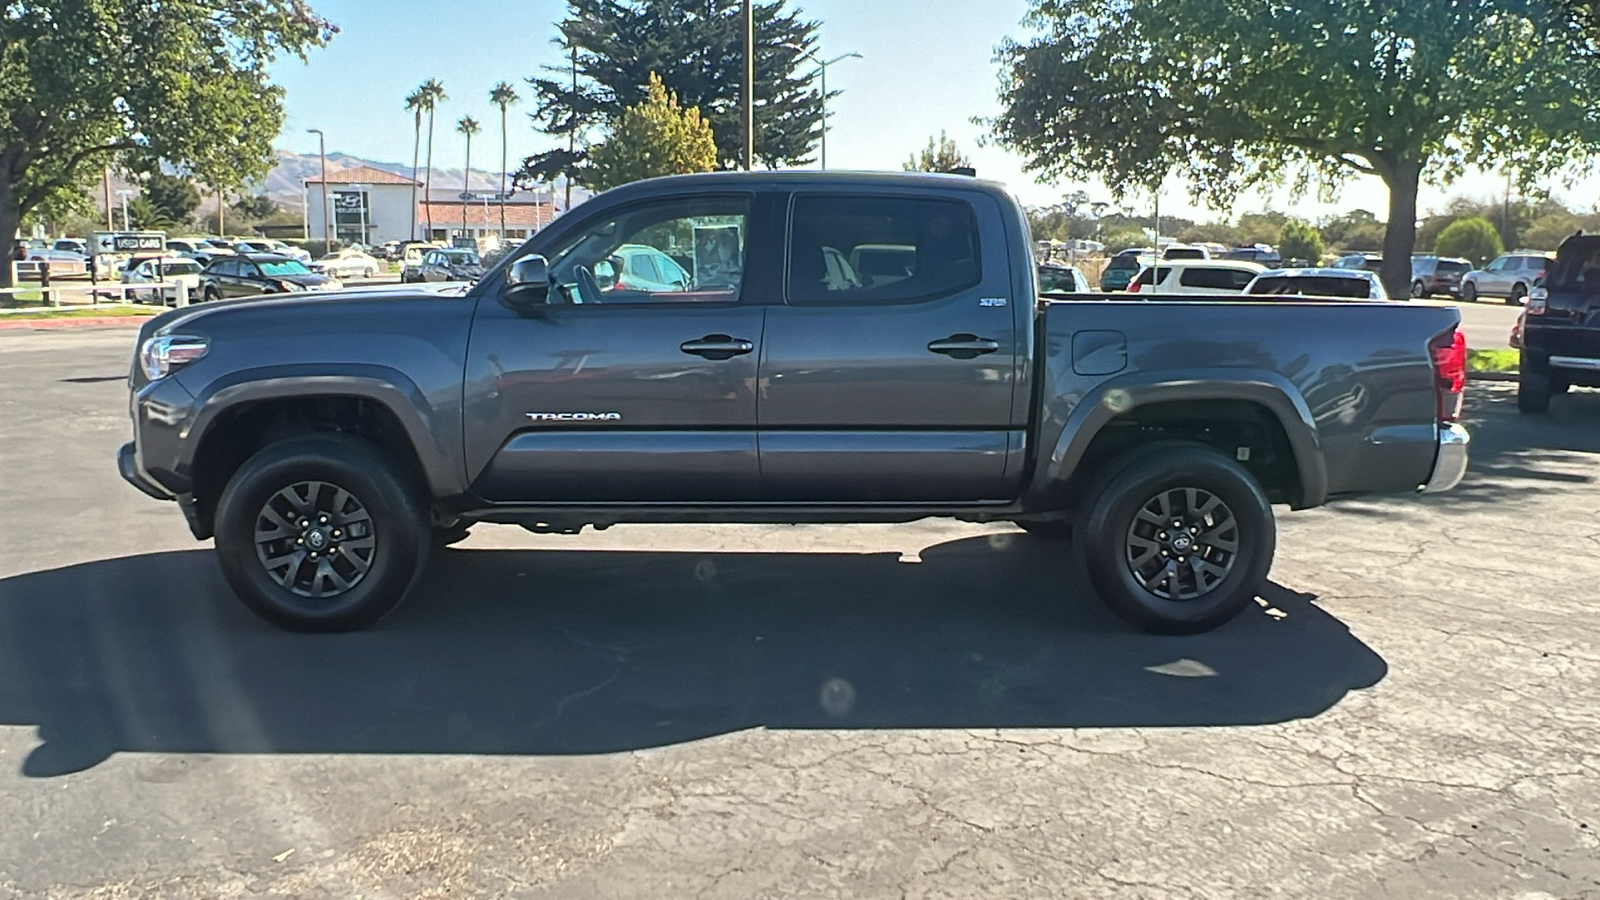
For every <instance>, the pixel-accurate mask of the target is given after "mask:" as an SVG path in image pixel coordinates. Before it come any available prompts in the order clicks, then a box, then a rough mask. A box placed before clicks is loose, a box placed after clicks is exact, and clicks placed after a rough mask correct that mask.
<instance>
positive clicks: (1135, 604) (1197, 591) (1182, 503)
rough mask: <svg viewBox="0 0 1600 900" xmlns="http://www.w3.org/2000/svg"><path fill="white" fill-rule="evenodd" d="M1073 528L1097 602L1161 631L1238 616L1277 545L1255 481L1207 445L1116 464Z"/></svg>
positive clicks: (1205, 626) (1203, 626) (1195, 628)
mask: <svg viewBox="0 0 1600 900" xmlns="http://www.w3.org/2000/svg"><path fill="white" fill-rule="evenodd" d="M1079 523H1080V524H1079V525H1078V527H1077V528H1076V530H1075V531H1076V533H1077V534H1078V535H1081V536H1080V537H1079V538H1078V541H1077V545H1078V546H1079V547H1080V548H1082V552H1083V562H1084V566H1085V568H1086V569H1087V571H1088V574H1089V581H1090V583H1091V584H1093V585H1094V587H1095V590H1096V591H1097V592H1099V594H1100V597H1101V599H1102V600H1104V601H1105V603H1106V605H1107V606H1109V607H1110V608H1111V610H1112V611H1113V612H1115V613H1116V614H1117V615H1119V616H1121V617H1122V618H1123V619H1126V620H1127V621H1128V622H1130V623H1132V624H1133V625H1135V626H1138V627H1139V628H1142V629H1144V630H1145V631H1152V632H1157V633H1162V634H1193V633H1195V632H1201V631H1209V630H1211V629H1212V628H1215V627H1217V626H1218V625H1221V624H1222V623H1224V622H1226V621H1228V620H1229V619H1232V618H1233V617H1234V616H1236V615H1238V614H1239V612H1240V610H1242V609H1244V608H1245V607H1246V606H1248V605H1249V604H1250V601H1251V600H1252V599H1253V598H1254V597H1255V596H1256V593H1257V591H1258V590H1259V589H1260V587H1261V584H1262V582H1263V581H1264V580H1265V579H1266V577H1267V571H1268V569H1270V568H1271V567H1272V555H1273V552H1274V550H1275V548H1276V546H1277V526H1276V523H1275V521H1274V520H1273V516H1272V507H1271V505H1270V504H1269V503H1268V502H1267V498H1266V495H1265V494H1263V493H1262V491H1261V487H1260V485H1258V484H1257V483H1256V480H1255V478H1254V477H1252V476H1251V474H1250V473H1249V472H1248V471H1247V470H1246V469H1245V468H1244V467H1243V466H1240V465H1239V464H1238V463H1237V462H1234V461H1233V460H1231V459H1228V458H1227V457H1226V456H1223V455H1222V454H1220V453H1217V452H1216V451H1214V450H1211V449H1210V448H1207V447H1194V446H1182V447H1171V448H1165V449H1161V450H1152V451H1149V452H1146V453H1142V454H1138V455H1136V456H1134V457H1133V458H1132V459H1131V460H1130V461H1128V462H1127V463H1126V464H1124V465H1122V466H1120V467H1115V468H1114V469H1113V470H1112V471H1111V472H1110V474H1109V475H1108V476H1107V477H1105V478H1104V480H1102V481H1101V482H1100V484H1099V485H1098V487H1097V489H1096V490H1094V491H1093V492H1092V495H1091V498H1090V501H1089V503H1088V504H1087V505H1086V506H1085V507H1084V508H1083V510H1082V512H1081V514H1080V519H1079Z"/></svg>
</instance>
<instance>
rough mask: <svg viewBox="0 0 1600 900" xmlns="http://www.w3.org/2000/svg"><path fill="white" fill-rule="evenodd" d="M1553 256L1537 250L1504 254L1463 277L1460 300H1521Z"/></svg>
mask: <svg viewBox="0 0 1600 900" xmlns="http://www.w3.org/2000/svg"><path fill="white" fill-rule="evenodd" d="M1554 255H1555V254H1552V253H1543V252H1540V251H1538V250H1517V251H1515V252H1512V253H1502V254H1501V255H1500V256H1498V257H1496V258H1495V260H1494V262H1492V263H1489V264H1488V265H1487V266H1484V267H1483V268H1481V269H1474V270H1473V271H1471V272H1468V273H1467V274H1465V275H1463V276H1461V299H1463V300H1465V301H1467V302H1468V303H1471V302H1472V301H1474V300H1476V299H1478V298H1479V297H1480V296H1481V297H1504V298H1505V300H1506V302H1507V303H1521V302H1523V301H1524V300H1526V299H1527V298H1528V289H1529V288H1531V287H1533V281H1534V279H1536V278H1538V277H1540V276H1542V275H1544V270H1545V267H1546V266H1548V265H1549V264H1550V260H1551V258H1552V257H1553V256H1554Z"/></svg>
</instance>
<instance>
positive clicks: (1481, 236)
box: [1433, 216, 1506, 266]
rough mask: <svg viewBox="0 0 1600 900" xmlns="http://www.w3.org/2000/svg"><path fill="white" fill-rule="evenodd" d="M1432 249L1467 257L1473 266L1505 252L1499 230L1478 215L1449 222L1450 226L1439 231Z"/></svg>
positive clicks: (1439, 252) (1440, 252)
mask: <svg viewBox="0 0 1600 900" xmlns="http://www.w3.org/2000/svg"><path fill="white" fill-rule="evenodd" d="M1433 249H1434V252H1435V253H1438V254H1439V255H1440V256H1460V257H1464V258H1466V259H1469V260H1471V261H1472V264H1473V265H1475V266H1482V265H1483V264H1484V263H1487V262H1488V261H1489V260H1491V259H1494V258H1495V257H1496V256H1499V255H1500V254H1502V253H1504V252H1506V248H1505V245H1504V244H1502V243H1500V232H1499V231H1496V230H1495V227H1494V225H1493V224H1492V223H1491V222H1490V221H1489V220H1488V219H1484V218H1482V217H1479V216H1474V217H1472V218H1470V219H1459V220H1457V221H1455V222H1452V223H1450V227H1448V228H1446V229H1445V230H1443V231H1441V232H1439V239H1438V240H1437V241H1434V243H1433Z"/></svg>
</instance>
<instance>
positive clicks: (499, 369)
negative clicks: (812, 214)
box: [464, 194, 765, 503]
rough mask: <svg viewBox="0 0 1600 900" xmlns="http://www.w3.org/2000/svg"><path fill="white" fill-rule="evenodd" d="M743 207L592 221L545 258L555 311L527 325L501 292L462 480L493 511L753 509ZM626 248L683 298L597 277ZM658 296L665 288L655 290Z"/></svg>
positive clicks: (699, 201) (604, 214)
mask: <svg viewBox="0 0 1600 900" xmlns="http://www.w3.org/2000/svg"><path fill="white" fill-rule="evenodd" d="M751 205H752V197H751V196H750V195H748V194H716V195H694V196H689V197H680V198H675V199H667V200H654V201H648V200H646V201H639V202H636V203H634V204H630V205H626V206H622V207H615V206H613V207H610V208H608V209H602V210H600V211H598V212H595V213H594V214H593V215H592V216H591V218H590V219H589V220H588V221H586V222H583V223H581V224H580V225H579V226H578V227H577V228H576V229H575V230H574V231H571V232H568V233H567V234H566V236H564V237H563V238H562V239H561V241H562V242H561V244H559V245H557V246H555V247H552V248H548V249H546V250H545V253H546V255H547V258H548V260H549V265H550V274H551V279H550V280H551V284H552V287H551V291H550V297H549V303H548V304H547V306H545V307H542V308H540V309H539V310H537V311H535V312H531V313H528V312H525V313H518V312H514V311H512V310H510V309H508V308H507V307H506V306H504V305H503V304H501V303H500V302H498V293H499V290H500V286H499V284H498V281H497V282H496V283H494V284H490V285H487V288H488V293H486V294H485V295H484V296H483V297H482V299H480V301H479V303H478V309H477V312H476V316H475V319H474V321H473V326H472V336H471V339H470V344H469V348H468V355H467V370H466V388H465V397H464V401H465V414H466V451H467V452H466V458H467V466H468V470H467V475H468V478H469V479H470V480H471V481H472V487H473V491H474V492H475V493H476V494H478V495H479V496H480V497H482V498H483V499H485V500H489V501H495V502H506V503H530V502H560V501H570V502H696V501H702V502H704V501H736V500H750V499H754V498H755V496H756V491H757V487H758V484H757V482H758V475H759V468H758V460H757V457H756V395H755V382H756V363H757V360H758V359H759V358H760V348H761V340H762V326H763V321H764V317H765V312H764V307H763V306H761V305H760V304H759V303H756V302H753V301H752V299H751V298H750V297H749V296H747V295H749V294H751V293H752V292H751V291H750V290H748V285H747V284H746V283H745V279H744V266H743V258H744V247H745V244H746V242H747V239H750V240H759V239H760V238H759V236H752V235H750V226H751V224H752V221H753V220H752V217H751V215H750V212H751ZM623 244H634V245H644V246H647V247H650V248H654V249H655V250H657V251H659V252H661V253H665V254H667V255H669V256H671V257H673V258H674V259H675V260H679V261H680V265H682V266H683V268H684V269H685V271H686V272H687V273H688V274H689V277H690V283H688V284H686V285H683V286H682V288H681V289H676V290H669V291H662V290H654V289H635V288H633V287H632V286H629V285H626V283H625V282H624V283H621V284H619V283H618V282H617V281H616V280H614V279H613V280H611V282H610V284H608V285H605V286H602V285H601V283H600V280H599V279H598V278H597V277H596V275H595V271H594V270H595V267H596V266H600V265H602V264H603V263H605V262H606V261H607V260H609V259H610V257H611V256H612V255H613V253H614V251H615V250H616V249H617V248H618V247H620V246H622V245H623ZM657 287H659V286H657Z"/></svg>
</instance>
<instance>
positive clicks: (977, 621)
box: [0, 330, 1600, 900]
mask: <svg viewBox="0 0 1600 900" xmlns="http://www.w3.org/2000/svg"><path fill="white" fill-rule="evenodd" d="M130 341H131V335H130V334H129V333H128V332H127V331H126V330H117V331H75V332H63V333H51V334H43V333H41V334H18V335H0V385H3V387H4V389H3V390H0V422H4V425H3V426H0V459H3V460H4V469H3V470H0V471H3V472H4V476H3V479H0V508H3V509H4V510H6V512H7V514H6V515H5V516H3V517H0V810H4V815H0V900H9V898H13V897H16V898H22V897H27V898H34V897H44V898H66V897H95V898H123V897H130V898H131V897H146V896H160V897H163V898H196V900H198V898H234V897H261V898H268V897H276V898H291V897H292V898H350V897H358V896H359V897H367V898H408V900H409V898H458V897H527V898H535V897H561V898H585V897H607V898H611V897H616V898H632V897H640V898H645V897H648V898H655V897H706V898H749V897H829V896H835V897H890V898H901V897H904V898H922V897H971V896H997V897H1040V898H1046V897H1049V898H1056V897H1087V898H1096V897H1117V898H1128V897H1139V898H1193V897H1200V898H1237V897H1261V896H1284V897H1312V896H1314V897H1352V898H1354V897H1361V898H1368V897H1375V896H1393V897H1397V898H1424V897H1440V898H1478V897H1482V898H1521V900H1537V898H1600V750H1597V748H1600V640H1597V634H1600V626H1597V625H1596V620H1595V609H1596V607H1597V604H1600V599H1597V597H1596V593H1595V585H1596V584H1597V583H1600V553H1597V552H1596V546H1597V544H1600V524H1596V519H1595V515H1594V510H1595V509H1596V508H1600V483H1597V478H1600V465H1597V463H1600V392H1595V391H1588V392H1575V393H1574V394H1572V395H1570V396H1567V397H1561V398H1557V400H1556V402H1555V403H1554V405H1553V407H1552V413H1551V415H1550V416H1548V417H1540V418H1526V417H1519V416H1517V414H1516V412H1515V410H1514V404H1513V402H1512V396H1513V392H1512V386H1510V385H1504V384H1474V385H1473V386H1472V387H1471V389H1470V393H1469V402H1468V419H1469V423H1468V424H1469V427H1471V428H1472V430H1473V433H1474V447H1473V451H1474V454H1473V463H1472V471H1471V474H1470V475H1469V476H1468V480H1467V481H1466V482H1465V483H1464V484H1463V485H1462V486H1461V487H1460V488H1459V489H1457V490H1456V491H1454V492H1452V493H1448V494H1442V495H1435V496H1429V497H1414V496H1404V497H1379V498H1364V499H1357V500H1349V501H1344V502H1341V503H1338V504H1335V505H1333V506H1331V507H1328V508H1325V509H1320V510H1311V511H1306V512H1299V513H1287V512H1282V511H1280V519H1279V523H1280V536H1279V553H1278V558H1277V562H1276V565H1275V566H1274V568H1273V571H1272V575H1271V584H1270V585H1269V586H1268V587H1267V588H1266V589H1265V590H1264V591H1263V593H1262V597H1261V599H1260V601H1259V608H1257V609H1253V610H1250V611H1248V612H1247V613H1246V614H1245V615H1244V616H1242V617H1240V619H1238V620H1236V621H1235V622H1232V623H1230V624H1229V625H1227V626H1225V627H1224V628H1222V629H1219V630H1218V631H1216V632H1214V633H1212V634H1208V635H1199V636H1193V637H1181V638H1161V637H1152V636H1146V635H1141V634H1136V633H1133V632H1131V631H1129V630H1128V629H1126V628H1125V627H1123V626H1122V625H1121V624H1120V623H1119V622H1118V621H1116V620H1115V619H1113V618H1112V617H1111V616H1110V615H1109V614H1107V613H1105V612H1104V611H1103V610H1102V609H1101V608H1100V606H1099V604H1098V601H1096V600H1095V599H1094V598H1093V597H1092V595H1091V594H1090V592H1089V590H1088V587H1087V585H1086V583H1085V581H1084V579H1083V577H1082V575H1081V574H1080V573H1079V572H1077V571H1076V570H1075V569H1074V568H1073V567H1072V566H1071V565H1070V563H1069V562H1068V561H1067V560H1066V559H1065V554H1064V552H1063V551H1062V548H1061V547H1060V546H1058V545H1052V544H1049V543H1044V542H1040V541H1036V540H1033V539H1031V538H1028V537H1026V536H1024V535H1022V534H1020V533H1018V532H1016V531H1015V530H1014V529H1012V528H1010V527H1008V526H994V527H978V526H967V525H959V524H955V523H948V522H924V523H916V524H912V525H903V526H892V527H891V526H852V527H839V526H826V527H824V526H814V527H813V526H807V527H778V528H772V527H756V526H749V527H719V528H701V527H686V526H673V527H618V528H614V529H611V530H608V531H605V532H600V533H594V532H588V533H585V534H584V535H581V536H578V537H561V536H536V535H531V534H527V533H524V532H522V531H520V530H518V529H515V528H510V527H485V526H480V527H479V528H478V529H476V530H475V531H474V533H473V536H472V537H471V538H470V539H469V540H468V541H466V542H465V543H464V544H462V545H460V546H459V547H458V548H457V549H452V550H450V551H447V552H445V553H442V554H441V555H440V557H439V558H438V559H437V560H436V562H435V564H434V565H433V566H432V567H431V569H430V571H429V573H428V575H427V577H426V579H425V581H424V583H423V584H422V585H421V587H420V589H419V591H418V593H417V595H416V596H415V597H413V598H412V599H411V600H410V601H409V602H408V603H407V604H406V606H405V607H403V608H402V609H401V610H399V611H398V612H397V613H396V614H395V615H393V616H392V617H390V618H389V619H386V620H385V621H384V622H383V623H381V624H380V625H379V626H378V627H377V628H375V629H373V630H371V631H368V632H364V633H361V634H355V635H335V636H304V635H289V634H285V633H281V632H277V631H274V630H273V629H271V628H269V627H268V626H266V625H264V624H262V623H260V622H258V621H256V620H255V619H254V618H252V617H251V616H250V615H249V614H248V613H247V612H245V611H244V610H243V609H242V608H241V607H240V606H239V604H238V603H237V602H236V601H235V600H233V599H232V598H231V596H229V594H228V592H227V591H226V588H225V587H224V586H223V584H222V581H221V578H220V575H219V574H218V573H217V571H216V567H215V564H214V562H213V561H212V559H211V557H210V555H209V551H208V549H207V548H206V547H204V546H202V545H197V544H195V543H194V542H193V541H192V540H189V539H188V537H187V531H186V530H185V528H184V526H183V523H182V520H181V516H180V515H179V513H178V511H177V510H176V509H175V508H174V507H173V506H172V505H170V504H160V503H156V502H154V501H150V500H147V499H146V498H144V497H143V496H142V495H139V494H138V493H136V492H135V491H134V490H133V489H132V488H129V487H127V486H126V485H124V484H122V483H121V481H120V480H119V479H118V478H117V476H116V473H115V467H114V465H113V460H112V453H113V452H114V451H115V449H116V447H117V446H118V445H119V444H120V443H121V442H122V441H124V440H126V439H127V437H126V435H127V433H128V426H127V422H126V411H125V410H126V396H125V393H124V389H123V386H122V384H121V383H120V381H119V379H120V376H121V375H122V374H123V373H124V372H125V371H126V367H127V360H128V356H129V353H130V350H131V348H130V346H129V343H130ZM65 379H76V380H71V381H69V380H65Z"/></svg>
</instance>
